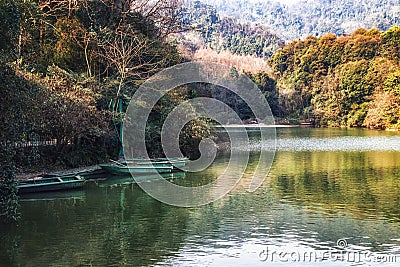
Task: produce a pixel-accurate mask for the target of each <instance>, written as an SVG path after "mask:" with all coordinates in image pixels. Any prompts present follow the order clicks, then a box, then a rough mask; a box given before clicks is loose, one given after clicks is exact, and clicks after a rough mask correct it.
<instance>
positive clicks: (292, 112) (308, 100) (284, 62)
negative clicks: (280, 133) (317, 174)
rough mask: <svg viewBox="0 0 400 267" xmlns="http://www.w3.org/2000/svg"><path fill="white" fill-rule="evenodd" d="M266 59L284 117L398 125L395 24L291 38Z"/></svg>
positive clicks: (399, 47)
mask: <svg viewBox="0 0 400 267" xmlns="http://www.w3.org/2000/svg"><path fill="white" fill-rule="evenodd" d="M269 63H270V64H271V66H272V67H273V69H274V72H275V74H276V78H277V83H278V89H279V90H278V91H279V94H280V96H279V99H280V100H279V102H280V104H279V106H280V108H281V110H282V112H283V115H284V116H289V117H290V116H292V117H297V118H299V117H308V116H311V117H314V116H315V117H316V118H317V119H318V120H319V121H320V123H321V124H322V125H328V126H349V127H359V126H366V127H371V128H379V129H388V128H393V129H399V128H400V27H398V26H395V27H392V28H390V29H389V30H388V31H386V32H381V31H379V30H376V29H371V30H364V29H359V30H357V31H355V32H354V33H353V34H351V35H346V36H340V37H337V36H336V35H334V34H327V35H324V36H322V37H320V38H317V37H308V38H306V39H305V40H303V41H294V42H291V43H290V44H288V45H287V46H285V47H284V48H282V49H280V50H279V51H278V52H277V53H276V54H274V56H273V57H272V58H271V59H270V61H269Z"/></svg>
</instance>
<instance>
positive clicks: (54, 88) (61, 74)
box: [0, 0, 205, 168]
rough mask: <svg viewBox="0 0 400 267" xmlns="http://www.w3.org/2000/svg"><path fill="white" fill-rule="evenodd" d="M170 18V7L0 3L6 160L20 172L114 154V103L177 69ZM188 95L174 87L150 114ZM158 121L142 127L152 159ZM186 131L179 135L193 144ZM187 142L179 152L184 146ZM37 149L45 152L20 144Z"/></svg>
mask: <svg viewBox="0 0 400 267" xmlns="http://www.w3.org/2000/svg"><path fill="white" fill-rule="evenodd" d="M179 10H180V6H179V4H178V1H157V2H153V1H140V3H139V2H137V1H132V0H126V1H114V0H106V1H100V0H89V1H87V0H85V1H83V0H82V1H81V0H78V1H62V0H61V1H47V0H39V1H23V0H0V36H1V38H0V64H1V67H0V93H1V95H2V98H1V100H0V123H1V125H2V130H1V131H0V146H2V147H3V148H5V149H14V148H16V149H17V150H18V153H17V154H16V157H15V158H14V159H15V160H16V161H17V163H20V164H21V165H23V166H24V167H25V168H28V167H29V166H31V165H36V164H47V166H51V165H62V166H80V165H86V164H93V163H99V162H102V161H105V160H107V159H108V158H109V157H116V156H118V150H119V147H120V145H119V136H118V128H119V126H120V117H121V116H120V110H121V109H120V108H119V107H118V105H119V104H121V105H122V110H123V109H124V108H125V107H126V106H127V104H128V103H129V100H130V97H131V96H132V94H133V92H135V90H136V88H138V86H139V85H140V84H141V83H142V82H143V81H144V80H145V79H146V78H147V77H150V76H151V75H152V74H154V73H156V72H158V71H159V70H162V69H164V68H166V67H168V66H171V65H174V64H177V63H180V62H182V61H183V58H182V57H181V55H180V54H179V52H178V51H177V49H176V47H175V46H173V45H171V44H170V43H168V42H167V41H166V37H167V36H168V35H169V34H170V33H171V32H173V31H180V20H179V19H178V12H179ZM188 97H189V93H188V91H187V89H184V88H183V89H181V90H180V91H178V92H175V93H174V94H171V95H169V96H166V97H165V99H164V100H163V101H162V102H160V106H159V110H162V109H163V108H166V109H168V108H169V109H171V108H172V107H173V106H174V105H176V104H178V103H180V102H181V101H184V100H185V99H187V98H188ZM165 116H166V114H164V113H162V114H160V113H157V112H154V113H153V114H152V115H151V117H150V119H149V131H148V132H147V139H148V140H149V142H150V143H149V150H150V153H153V154H154V155H160V153H161V152H160V147H159V146H157V144H158V141H159V135H160V127H161V124H160V121H161V120H162V119H163V118H164V117H165ZM196 124H198V125H196ZM191 126H193V127H196V129H200V130H202V127H203V126H204V124H202V123H201V122H200V121H198V122H194V123H193V124H192V125H191ZM191 126H190V125H189V126H188V128H187V129H186V130H187V131H191V133H192V134H190V135H189V134H188V135H187V136H189V137H193V138H194V139H195V138H197V137H199V136H201V135H196V132H195V130H192V129H194V128H192V129H190V127H191ZM204 127H205V126H204ZM196 136H197V137H196ZM189 139H190V138H188V139H187V140H184V142H183V144H185V142H186V141H187V143H186V144H189V143H190V144H191V145H193V142H195V140H189ZM45 141H46V142H48V141H51V142H53V145H51V146H46V147H43V146H41V147H40V149H39V147H37V146H32V145H29V142H39V143H41V142H45ZM152 142H153V143H152Z"/></svg>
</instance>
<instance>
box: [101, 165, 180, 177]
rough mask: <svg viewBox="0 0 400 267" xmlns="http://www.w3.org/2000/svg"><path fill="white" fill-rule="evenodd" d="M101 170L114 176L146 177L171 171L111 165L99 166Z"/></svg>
mask: <svg viewBox="0 0 400 267" xmlns="http://www.w3.org/2000/svg"><path fill="white" fill-rule="evenodd" d="M99 166H100V167H101V168H102V169H103V170H105V171H106V172H108V173H111V174H114V175H129V174H131V173H132V174H135V175H148V174H154V173H170V172H171V171H172V167H171V166H131V164H129V166H117V165H111V164H100V165H99Z"/></svg>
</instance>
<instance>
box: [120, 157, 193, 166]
mask: <svg viewBox="0 0 400 267" xmlns="http://www.w3.org/2000/svg"><path fill="white" fill-rule="evenodd" d="M188 162H189V159H188V158H156V159H151V160H149V159H143V158H133V159H127V160H126V161H125V162H124V164H127V163H129V165H130V166H131V165H133V166H136V165H138V166H162V167H166V166H169V167H172V168H173V169H182V168H184V167H185V166H186V164H187V163H188Z"/></svg>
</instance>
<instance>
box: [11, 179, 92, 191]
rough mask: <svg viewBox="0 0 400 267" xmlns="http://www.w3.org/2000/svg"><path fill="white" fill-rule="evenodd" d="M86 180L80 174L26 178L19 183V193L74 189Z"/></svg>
mask: <svg viewBox="0 0 400 267" xmlns="http://www.w3.org/2000/svg"><path fill="white" fill-rule="evenodd" d="M84 183H85V180H84V179H82V178H81V177H79V176H74V177H52V178H38V179H31V180H25V181H21V182H19V183H18V185H17V188H18V193H19V194H28V193H38V192H49V191H60V190H72V189H77V188H81V187H82V186H83V184H84Z"/></svg>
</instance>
